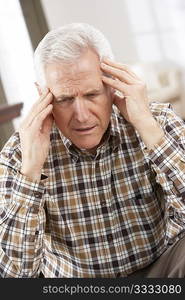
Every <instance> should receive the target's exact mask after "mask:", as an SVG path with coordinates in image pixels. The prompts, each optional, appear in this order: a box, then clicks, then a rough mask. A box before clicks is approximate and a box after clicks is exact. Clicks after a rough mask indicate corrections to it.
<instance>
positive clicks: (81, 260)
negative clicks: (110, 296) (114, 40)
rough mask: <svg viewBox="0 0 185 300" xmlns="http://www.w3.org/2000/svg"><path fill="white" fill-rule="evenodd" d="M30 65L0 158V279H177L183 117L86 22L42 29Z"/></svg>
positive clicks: (183, 227)
mask: <svg viewBox="0 0 185 300" xmlns="http://www.w3.org/2000/svg"><path fill="white" fill-rule="evenodd" d="M35 68H36V75H37V88H38V91H39V94H40V97H39V99H38V101H37V102H36V103H35V104H34V105H33V108H32V110H31V111H30V112H29V114H28V116H27V117H26V118H25V120H24V121H23V123H22V124H21V126H20V129H19V131H18V132H15V134H14V135H13V136H12V137H11V138H10V140H9V141H8V142H7V143H6V145H5V146H4V148H3V150H2V152H1V154H0V204H1V218H0V274H1V277H19V278H20V277H39V276H44V277H84V278H88V277H111V278H114V277H126V276H139V277H184V275H185V257H184V250H185V239H184V231H185V200H184V197H185V186H184V179H185V173H184V171H185V155H184V148H185V126H184V123H183V121H182V120H181V119H180V118H178V117H177V116H176V115H175V114H174V112H173V111H172V109H171V107H170V105H168V104H159V103H152V104H149V101H148V96H147V91H146V87H145V84H144V83H143V82H142V81H141V80H140V79H139V78H138V77H137V76H136V74H134V73H133V72H132V71H131V70H130V68H129V67H128V66H126V65H123V64H119V63H117V62H115V61H114V60H113V55H112V52H111V48H110V45H109V43H108V41H107V40H106V38H105V37H104V36H103V34H102V33H101V32H99V31H98V30H97V29H95V28H93V27H92V26H90V25H88V24H81V23H80V24H78V23H73V24H69V25H65V26H63V27H60V28H58V29H54V30H53V31H50V32H48V33H47V35H46V36H45V37H44V38H43V40H42V41H41V42H40V43H39V45H38V47H37V49H36V51H35ZM40 274H42V275H40Z"/></svg>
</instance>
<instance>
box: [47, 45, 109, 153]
mask: <svg viewBox="0 0 185 300" xmlns="http://www.w3.org/2000/svg"><path fill="white" fill-rule="evenodd" d="M45 74H46V83H47V87H48V88H49V89H50V91H51V92H52V94H53V95H54V102H53V104H54V106H53V116H54V119H55V122H56V125H57V127H58V128H59V129H60V130H61V132H62V133H63V134H64V136H66V137H67V138H68V139H69V140H70V141H71V142H72V143H73V144H74V145H76V146H77V147H78V148H80V149H87V150H89V151H94V150H95V149H96V148H97V146H98V145H99V144H100V142H101V140H102V137H103V135H104V133H105V131H106V130H107V127H108V125H109V121H110V116H111V111H112V100H111V93H110V88H108V87H106V86H105V85H104V84H103V82H102V79H101V75H102V71H101V69H100V62H99V59H98V56H97V55H96V54H95V53H94V52H93V51H91V50H88V51H87V52H86V53H84V54H83V55H82V56H81V58H79V59H78V60H77V61H76V62H75V63H73V64H70V65H69V64H68V65H67V64H64V63H62V62H54V63H51V64H48V65H47V67H46V69H45Z"/></svg>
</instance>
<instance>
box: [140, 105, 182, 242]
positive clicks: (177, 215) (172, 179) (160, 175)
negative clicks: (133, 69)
mask: <svg viewBox="0 0 185 300" xmlns="http://www.w3.org/2000/svg"><path fill="white" fill-rule="evenodd" d="M156 119H157V121H158V122H159V124H160V125H161V127H162V128H163V130H164V137H163V138H162V139H161V140H160V142H159V143H158V144H156V145H155V146H154V148H153V149H152V150H147V149H145V154H146V155H147V156H148V158H149V160H150V162H151V166H152V168H153V169H154V171H155V173H156V181H157V183H159V184H160V186H161V187H162V190H163V193H164V195H165V199H166V201H167V203H165V206H166V212H167V219H168V220H167V235H168V236H169V239H170V238H171V237H172V236H175V235H178V234H179V233H181V232H183V231H184V230H185V123H184V121H183V120H182V119H180V118H179V117H178V116H176V114H175V113H174V112H173V110H172V108H171V105H168V106H166V109H165V110H163V111H162V112H161V115H160V116H159V118H158V117H157V118H156Z"/></svg>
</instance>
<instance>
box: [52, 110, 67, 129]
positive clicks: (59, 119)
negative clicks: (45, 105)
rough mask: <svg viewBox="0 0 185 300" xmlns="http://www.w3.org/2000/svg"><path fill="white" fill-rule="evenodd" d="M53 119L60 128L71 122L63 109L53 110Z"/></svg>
mask: <svg viewBox="0 0 185 300" xmlns="http://www.w3.org/2000/svg"><path fill="white" fill-rule="evenodd" d="M52 114H53V118H54V120H55V122H56V124H57V126H59V127H65V126H66V124H67V123H68V121H69V118H68V114H67V113H66V112H64V111H63V110H62V109H61V108H59V107H57V108H55V107H54V108H53V112H52Z"/></svg>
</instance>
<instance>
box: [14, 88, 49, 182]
mask: <svg viewBox="0 0 185 300" xmlns="http://www.w3.org/2000/svg"><path fill="white" fill-rule="evenodd" d="M52 99H53V95H52V94H51V93H50V92H49V91H48V90H46V91H45V93H44V94H42V95H41V97H40V98H39V100H38V101H37V102H36V103H35V104H34V105H33V107H32V109H31V111H30V113H29V114H28V116H27V117H26V118H25V120H24V121H23V122H22V124H21V126H20V129H19V134H20V142H21V151H22V168H21V173H22V174H23V175H26V176H28V177H29V178H30V179H31V180H37V181H38V180H40V177H41V170H42V167H43V164H44V162H45V160H46V157H47V155H48V151H49V145H50V132H51V128H52V124H53V116H52V115H51V111H52V109H53V105H52V104H51V102H52Z"/></svg>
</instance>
